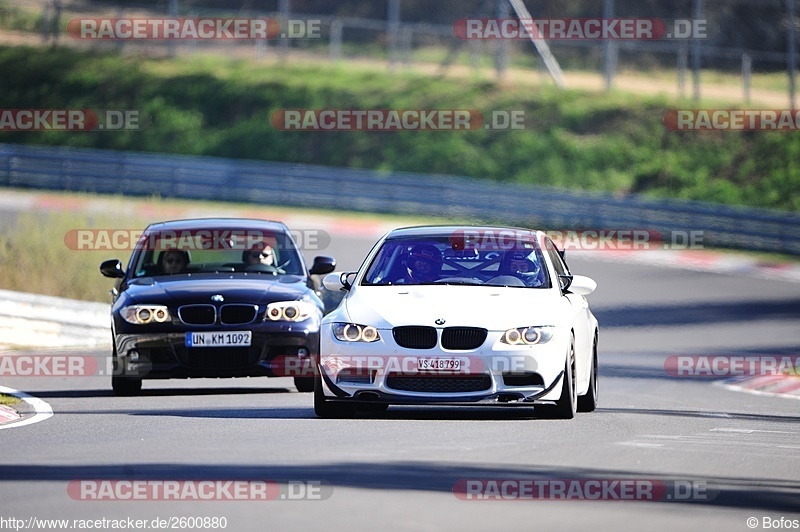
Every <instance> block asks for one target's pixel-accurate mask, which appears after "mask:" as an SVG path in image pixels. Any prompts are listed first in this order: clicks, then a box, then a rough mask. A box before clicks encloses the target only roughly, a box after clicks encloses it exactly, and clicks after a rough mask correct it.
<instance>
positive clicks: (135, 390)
mask: <svg viewBox="0 0 800 532" xmlns="http://www.w3.org/2000/svg"><path fill="white" fill-rule="evenodd" d="M111 388H112V389H113V390H114V395H119V396H131V395H139V392H141V391H142V379H135V378H131V377H111Z"/></svg>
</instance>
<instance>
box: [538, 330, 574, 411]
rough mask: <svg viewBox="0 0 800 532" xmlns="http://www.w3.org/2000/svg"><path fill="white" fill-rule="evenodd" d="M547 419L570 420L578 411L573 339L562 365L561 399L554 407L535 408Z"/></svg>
mask: <svg viewBox="0 0 800 532" xmlns="http://www.w3.org/2000/svg"><path fill="white" fill-rule="evenodd" d="M537 409H539V411H540V412H541V413H542V414H544V415H543V416H542V417H544V418H547V419H572V418H574V417H575V412H576V411H577V410H578V397H577V395H576V394H575V338H574V337H573V339H572V342H571V343H570V348H569V355H568V356H567V362H566V364H565V365H564V379H563V383H562V385H561V397H559V398H558V401H556V404H555V405H541V406H539V407H537Z"/></svg>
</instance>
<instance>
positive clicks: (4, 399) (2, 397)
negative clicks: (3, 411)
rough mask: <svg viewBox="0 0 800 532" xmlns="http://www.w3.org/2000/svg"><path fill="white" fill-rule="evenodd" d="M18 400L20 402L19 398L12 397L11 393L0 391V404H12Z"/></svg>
mask: <svg viewBox="0 0 800 532" xmlns="http://www.w3.org/2000/svg"><path fill="white" fill-rule="evenodd" d="M20 402H21V401H20V399H19V398H17V397H14V396H13V395H7V394H4V393H0V405H2V406H14V405H16V404H18V403H20Z"/></svg>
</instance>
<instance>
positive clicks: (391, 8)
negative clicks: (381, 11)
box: [386, 0, 400, 70]
mask: <svg viewBox="0 0 800 532" xmlns="http://www.w3.org/2000/svg"><path fill="white" fill-rule="evenodd" d="M388 2H389V4H388V6H387V7H388V9H387V14H386V33H387V37H388V39H387V45H388V49H387V51H386V52H387V55H388V59H389V69H390V70H394V67H395V63H396V62H397V60H398V58H399V56H400V54H399V51H398V50H399V47H400V46H399V44H400V0H388Z"/></svg>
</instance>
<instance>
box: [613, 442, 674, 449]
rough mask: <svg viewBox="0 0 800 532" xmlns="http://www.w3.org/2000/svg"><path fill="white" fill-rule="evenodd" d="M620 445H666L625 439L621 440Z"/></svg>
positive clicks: (650, 446)
mask: <svg viewBox="0 0 800 532" xmlns="http://www.w3.org/2000/svg"><path fill="white" fill-rule="evenodd" d="M619 444H620V445H628V446H630V447H649V448H652V447H664V444H663V443H645V442H639V441H623V442H619Z"/></svg>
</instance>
